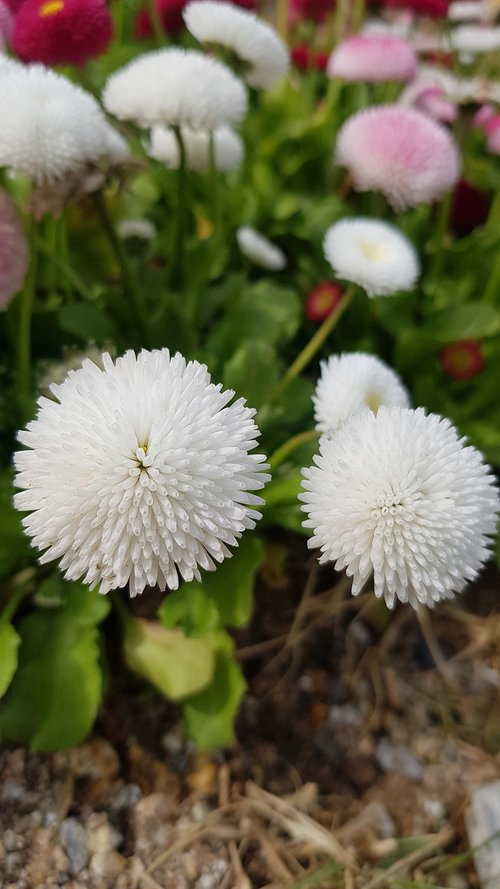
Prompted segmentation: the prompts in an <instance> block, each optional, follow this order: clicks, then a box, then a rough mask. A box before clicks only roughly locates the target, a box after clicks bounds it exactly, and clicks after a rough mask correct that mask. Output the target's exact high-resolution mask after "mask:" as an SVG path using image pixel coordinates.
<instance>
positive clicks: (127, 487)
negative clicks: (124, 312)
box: [14, 349, 269, 596]
mask: <svg viewBox="0 0 500 889" xmlns="http://www.w3.org/2000/svg"><path fill="white" fill-rule="evenodd" d="M102 361H103V369H101V368H100V367H97V366H96V365H95V364H93V363H92V362H91V361H88V360H86V361H84V362H83V365H82V367H81V369H80V370H76V371H71V372H70V373H69V374H68V376H67V378H66V380H65V382H64V383H62V385H60V386H57V385H54V386H52V387H51V389H52V393H53V395H54V396H55V398H56V399H57V401H51V400H48V399H47V398H43V397H42V398H40V399H39V401H38V414H37V417H36V419H35V420H33V422H31V423H29V424H28V426H27V428H26V430H24V431H22V432H20V434H19V440H20V441H21V443H22V444H23V445H25V446H26V448H28V450H24V451H18V452H17V453H16V455H15V458H14V462H15V465H16V469H17V477H16V486H17V487H18V488H22V489H23V490H22V491H21V492H20V493H18V494H16V496H15V505H16V507H17V509H20V510H22V511H27V512H29V513H30V514H29V515H28V516H27V517H26V518H24V519H23V524H24V527H25V530H26V532H27V534H28V535H29V537H31V538H32V543H33V545H34V546H35V547H37V548H38V549H40V550H45V552H44V553H43V555H42V556H41V559H40V561H41V562H50V561H52V560H53V559H61V562H60V567H61V569H62V570H63V571H64V573H65V577H66V578H68V579H69V580H77V579H79V578H83V582H84V583H87V584H89V585H90V586H91V587H92V588H93V587H95V586H97V585H98V584H100V589H101V592H103V593H107V592H108V591H109V590H112V589H116V588H118V587H123V586H125V585H126V584H127V583H128V584H129V588H130V594H131V595H132V596H135V595H137V594H138V593H141V592H142V591H143V590H144V588H145V587H146V586H155V585H156V584H158V586H159V587H160V588H161V589H162V590H164V589H165V587H167V586H168V587H169V588H170V589H176V588H177V586H178V583H179V575H180V576H181V577H182V578H183V579H184V580H186V581H190V580H192V579H193V578H197V579H198V580H200V579H201V578H200V570H199V569H200V568H205V569H206V570H209V571H210V570H213V569H214V568H215V564H214V562H222V560H223V559H224V558H226V557H228V556H230V555H231V553H230V551H229V549H228V546H237V544H238V538H239V537H241V535H242V533H243V531H244V530H245V529H246V528H253V527H254V526H255V523H256V521H257V519H259V518H260V513H259V512H256V511H255V509H254V508H253V507H254V506H258V505H260V504H262V503H263V500H262V499H261V498H260V497H258V496H256V495H255V494H253V493H250V492H252V491H256V490H259V489H260V488H262V487H263V486H264V484H265V482H266V481H267V480H268V478H269V476H268V475H266V474H265V473H264V472H262V470H263V469H266V468H267V467H266V466H265V465H264V464H263V461H264V459H265V458H264V457H263V456H261V455H260V454H250V453H249V451H251V450H253V448H254V447H255V445H256V438H257V437H258V434H259V432H258V429H257V427H256V426H255V423H254V422H253V416H254V414H255V411H253V410H251V409H250V408H248V407H245V403H244V400H243V399H239V400H238V401H235V402H234V403H233V404H231V405H230V404H229V402H230V401H231V399H232V397H233V395H234V393H233V392H232V391H231V390H227V391H224V390H222V386H221V385H218V386H216V385H214V384H213V383H212V382H211V380H210V374H209V373H208V370H207V368H206V367H205V365H203V364H199V363H198V362H197V361H190V362H189V363H186V360H185V359H184V358H183V357H182V355H179V354H177V355H175V356H173V357H171V356H170V354H169V352H168V350H167V349H162V350H161V351H160V350H155V351H153V352H148V351H142V352H140V353H139V354H138V355H137V356H136V355H135V354H134V353H133V352H127V353H126V354H125V355H124V356H123V357H122V358H118V360H117V361H116V362H115V363H114V362H113V361H112V359H111V357H110V356H109V355H108V354H104V355H103V356H102Z"/></svg>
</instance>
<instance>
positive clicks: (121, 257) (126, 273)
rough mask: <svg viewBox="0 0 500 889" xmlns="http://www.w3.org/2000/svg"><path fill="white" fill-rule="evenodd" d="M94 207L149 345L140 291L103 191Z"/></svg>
mask: <svg viewBox="0 0 500 889" xmlns="http://www.w3.org/2000/svg"><path fill="white" fill-rule="evenodd" d="M92 198H93V201H94V206H95V209H96V211H97V215H98V216H99V220H100V222H101V225H102V227H103V230H104V232H105V233H106V235H107V238H108V241H109V243H110V246H111V248H112V250H113V253H114V255H115V258H116V261H117V263H118V265H119V267H120V271H121V273H122V283H123V289H124V291H125V293H126V295H127V298H128V299H129V300H130V303H131V305H132V308H133V310H134V314H135V317H136V321H137V324H138V326H139V329H140V331H141V333H142V336H143V338H144V341H145V344H146V345H147V344H148V341H149V337H148V333H147V329H146V325H145V322H144V319H143V316H142V307H141V300H140V297H139V290H138V288H137V284H136V281H135V278H134V275H133V272H132V269H131V268H130V265H129V261H128V257H127V253H126V250H125V248H124V246H123V242H122V241H121V240H120V238H119V237H118V235H117V233H116V231H115V227H114V224H113V220H112V218H111V215H110V213H109V210H108V206H107V204H106V200H105V198H104V194H103V192H102V191H96V192H94V194H93V195H92Z"/></svg>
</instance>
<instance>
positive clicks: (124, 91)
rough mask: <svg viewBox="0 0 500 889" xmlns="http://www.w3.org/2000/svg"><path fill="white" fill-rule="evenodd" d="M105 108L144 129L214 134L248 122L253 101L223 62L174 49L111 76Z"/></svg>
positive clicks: (142, 58) (141, 59)
mask: <svg viewBox="0 0 500 889" xmlns="http://www.w3.org/2000/svg"><path fill="white" fill-rule="evenodd" d="M103 103H104V107H105V108H106V110H107V111H109V112H110V114H114V115H115V117H117V118H119V119H120V120H131V121H134V123H136V124H137V125H138V126H140V127H148V128H149V127H153V126H155V125H157V124H160V125H162V124H163V125H164V126H180V127H191V129H193V130H215V129H216V128H217V127H221V126H228V125H234V124H238V123H240V122H241V121H242V120H243V118H244V116H245V114H246V112H247V103H248V96H247V91H246V88H245V85H244V84H243V83H242V81H241V80H239V78H238V77H236V75H235V74H233V72H232V71H230V70H229V68H228V67H227V66H226V65H224V64H223V63H222V62H219V61H218V60H217V59H214V58H211V57H210V56H207V55H205V54H204V53H202V52H196V51H195V50H186V49H180V48H178V47H173V48H171V49H158V50H155V51H153V52H148V53H143V54H142V55H140V56H138V57H137V58H136V59H133V61H132V62H129V64H128V65H125V67H124V68H120V69H119V71H116V72H115V73H114V74H112V75H111V77H110V78H109V79H108V81H107V83H106V86H105V88H104V92H103Z"/></svg>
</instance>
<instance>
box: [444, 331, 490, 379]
mask: <svg viewBox="0 0 500 889" xmlns="http://www.w3.org/2000/svg"><path fill="white" fill-rule="evenodd" d="M439 360H440V362H441V367H442V369H443V370H444V372H445V374H447V375H448V376H449V377H451V378H452V380H468V379H469V378H470V377H475V375H476V374H478V373H479V372H480V371H481V370H482V369H483V367H484V355H483V353H482V352H481V343H480V342H478V340H462V341H461V342H459V343H448V345H447V346H444V347H443V348H442V349H441V352H440V353H439Z"/></svg>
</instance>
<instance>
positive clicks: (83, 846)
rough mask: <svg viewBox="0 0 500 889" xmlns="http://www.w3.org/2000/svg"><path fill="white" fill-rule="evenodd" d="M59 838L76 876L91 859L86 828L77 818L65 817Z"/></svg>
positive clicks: (72, 871)
mask: <svg viewBox="0 0 500 889" xmlns="http://www.w3.org/2000/svg"><path fill="white" fill-rule="evenodd" d="M59 838H60V841H61V846H62V847H63V849H64V851H65V852H66V855H67V856H68V860H69V867H70V870H71V873H72V874H73V876H76V874H79V873H80V871H81V870H83V868H84V867H85V865H86V864H87V861H88V860H89V853H88V849H87V835H86V833H85V828H84V827H83V825H82V824H80V822H79V821H77V820H76V818H65V820H64V821H63V822H62V824H61V827H60V830H59Z"/></svg>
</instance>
